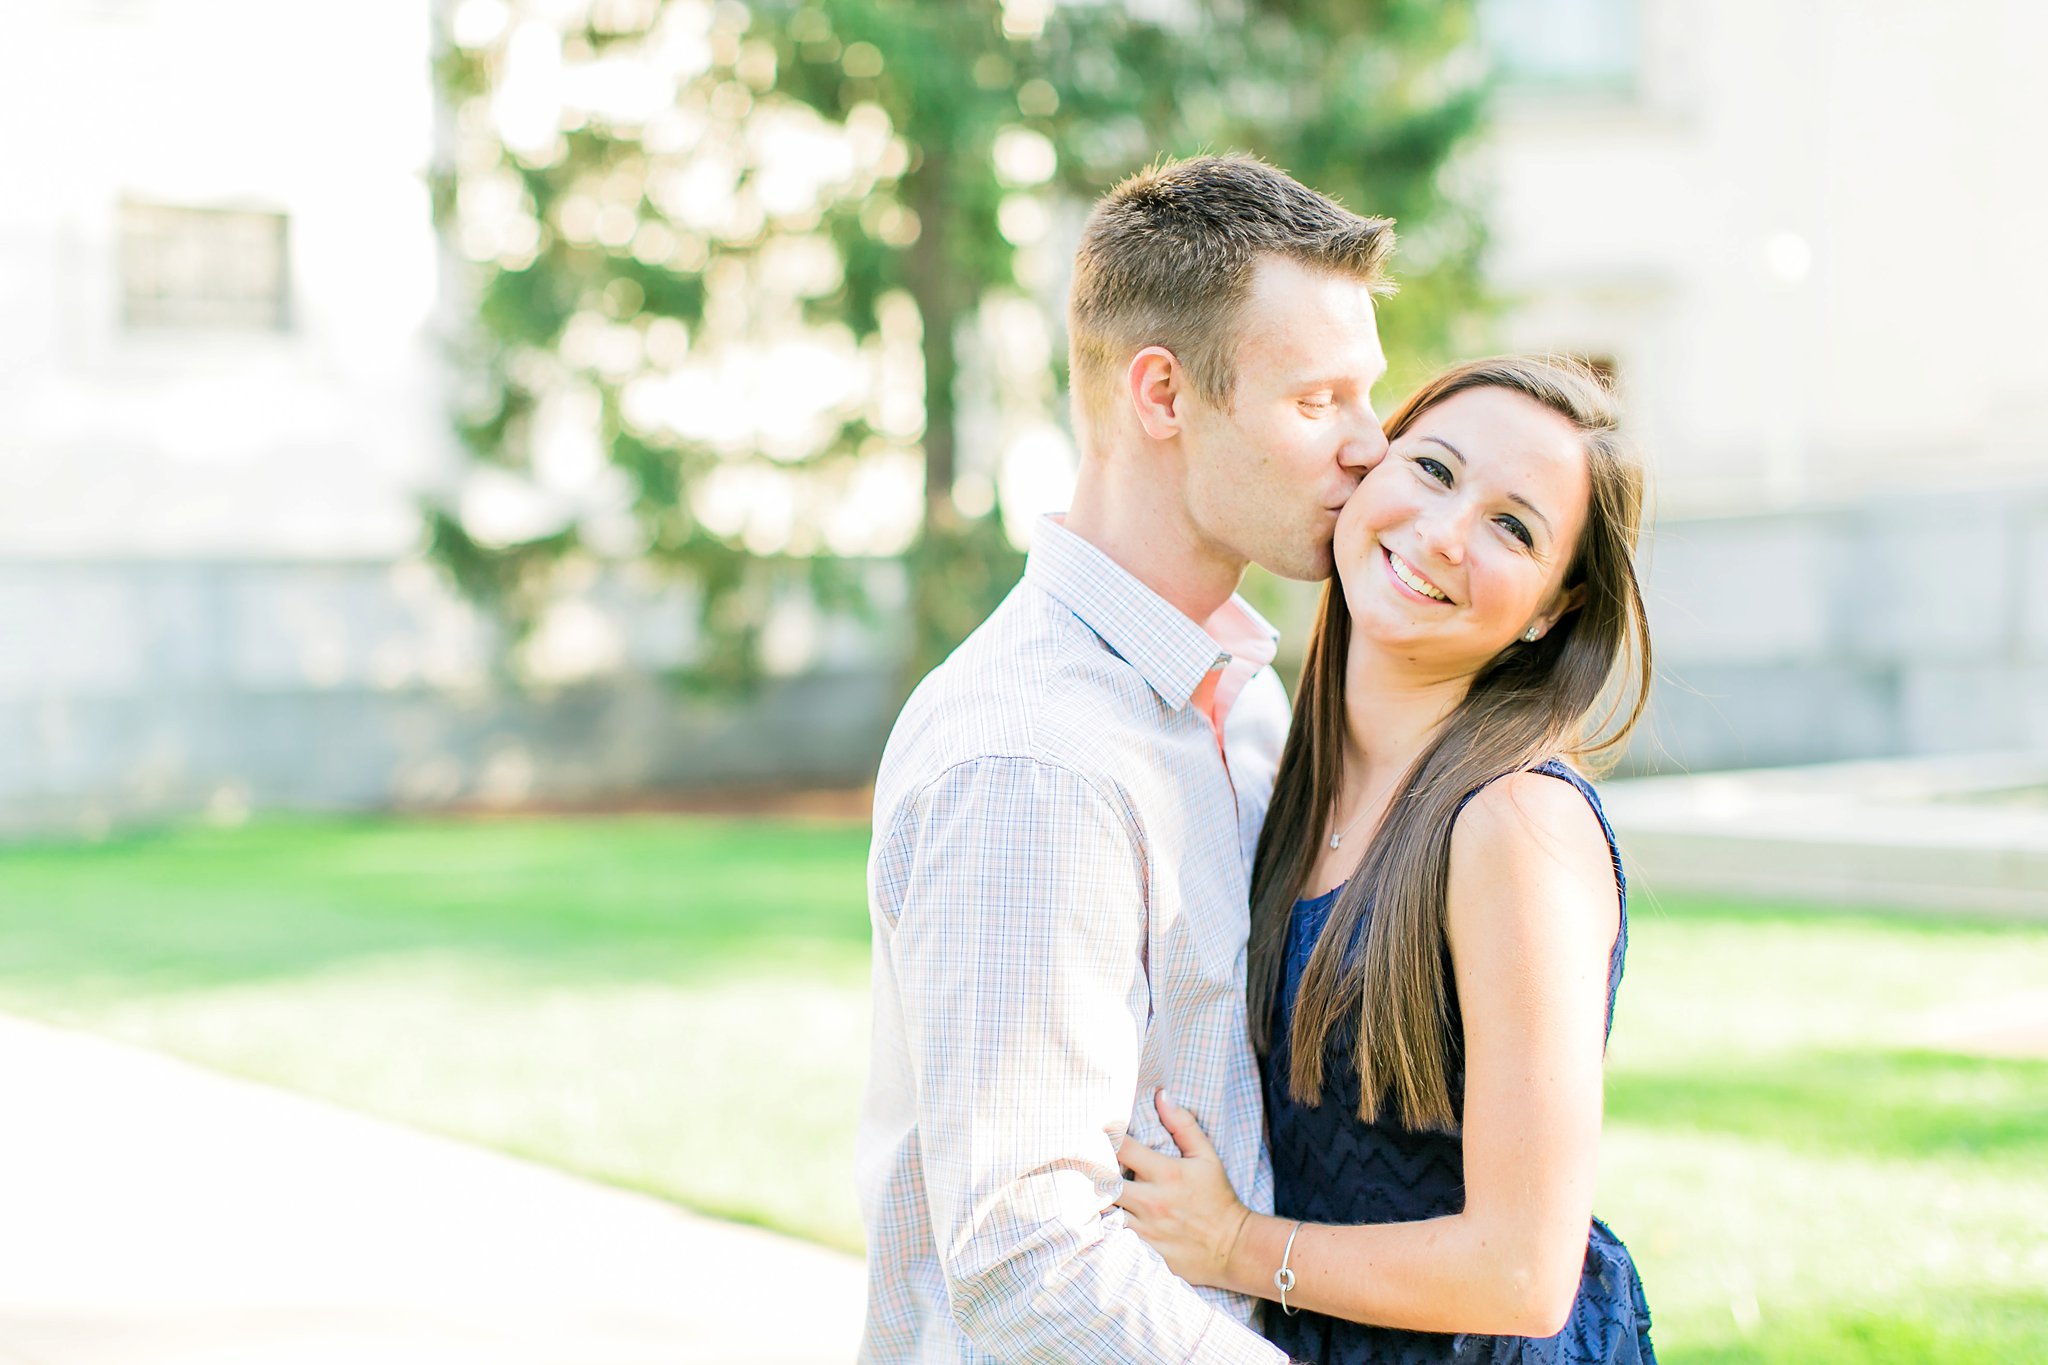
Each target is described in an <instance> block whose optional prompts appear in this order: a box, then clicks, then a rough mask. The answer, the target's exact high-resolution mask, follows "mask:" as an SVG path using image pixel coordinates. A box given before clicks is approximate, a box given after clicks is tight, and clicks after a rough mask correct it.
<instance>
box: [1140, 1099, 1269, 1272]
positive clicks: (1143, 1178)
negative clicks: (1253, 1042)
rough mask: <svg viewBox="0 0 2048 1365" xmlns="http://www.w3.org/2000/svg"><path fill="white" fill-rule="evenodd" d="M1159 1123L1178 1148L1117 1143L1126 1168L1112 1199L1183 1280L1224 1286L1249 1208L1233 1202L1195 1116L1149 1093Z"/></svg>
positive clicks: (1227, 1180)
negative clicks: (1165, 1150) (1164, 1152)
mask: <svg viewBox="0 0 2048 1365" xmlns="http://www.w3.org/2000/svg"><path fill="white" fill-rule="evenodd" d="M1154 1107H1155V1108H1156V1109H1158V1111H1159V1121H1160V1122H1161V1123H1163V1124H1165V1125H1166V1131H1167V1132H1168V1133H1170V1134H1172V1135H1173V1140H1174V1142H1175V1143H1177V1144H1178V1145H1179V1147H1180V1150H1181V1156H1180V1159H1179V1160H1175V1159H1174V1158H1173V1157H1170V1156H1161V1155H1160V1154H1159V1153H1157V1152H1155V1151H1153V1150H1152V1149H1151V1148H1150V1147H1147V1146H1146V1145H1145V1144H1144V1143H1142V1142H1139V1141H1138V1140H1137V1139H1136V1138H1131V1137H1126V1138H1125V1139H1124V1141H1123V1145H1122V1146H1121V1147H1118V1148H1117V1152H1116V1155H1117V1160H1118V1161H1119V1162H1121V1163H1122V1164H1123V1168H1124V1192H1123V1197H1122V1198H1121V1199H1118V1200H1117V1201H1116V1202H1117V1204H1118V1206H1119V1207H1120V1208H1122V1209H1123V1211H1124V1218H1125V1221H1126V1222H1127V1223H1129V1224H1130V1226H1131V1228H1132V1229H1133V1230H1134V1231H1135V1232H1136V1233H1137V1234H1138V1235H1139V1236H1140V1237H1143V1238H1144V1239H1145V1240H1146V1241H1147V1242H1149V1243H1151V1244H1152V1249H1153V1250H1155V1251H1157V1252H1158V1253H1159V1254H1160V1255H1161V1256H1163V1257H1165V1258H1166V1264H1167V1265H1168V1267H1170V1268H1171V1269H1172V1271H1173V1273H1174V1274H1176V1275H1178V1276H1180V1277H1181V1278H1182V1279H1184V1280H1186V1281H1187V1282H1188V1283H1189V1284H1201V1285H1227V1284H1228V1281H1227V1279H1226V1278H1225V1272H1226V1269H1227V1267H1228V1266H1229V1264H1230V1253H1231V1249H1232V1248H1233V1247H1234V1246H1235V1245H1236V1243H1237V1238H1238V1234H1239V1233H1240V1232H1242V1231H1243V1230H1244V1225H1245V1220H1246V1219H1248V1218H1250V1217H1251V1210H1250V1209H1248V1208H1246V1207H1245V1206H1244V1205H1243V1204H1242V1203H1240V1202H1239V1201H1238V1198H1237V1191H1236V1190H1234V1189H1232V1188H1231V1186H1230V1177H1229V1176H1227V1175H1225V1174H1224V1173H1223V1161H1222V1159H1221V1158H1219V1157H1218V1156H1217V1155H1216V1149H1215V1147H1213V1146H1212V1145H1210V1142H1209V1136H1208V1134H1206V1133H1204V1132H1203V1131H1202V1128H1201V1125H1200V1124H1198V1123H1196V1122H1195V1116H1194V1115H1193V1114H1191V1113H1189V1112H1188V1111H1187V1110H1185V1109H1183V1108H1181V1107H1180V1106H1179V1105H1177V1104H1175V1103H1174V1102H1173V1101H1172V1100H1171V1099H1168V1098H1167V1095H1166V1092H1165V1091H1164V1090H1162V1091H1160V1092H1159V1093H1158V1095H1157V1096H1155V1097H1154Z"/></svg>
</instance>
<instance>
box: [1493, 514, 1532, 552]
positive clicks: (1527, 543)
mask: <svg viewBox="0 0 2048 1365" xmlns="http://www.w3.org/2000/svg"><path fill="white" fill-rule="evenodd" d="M1494 520H1495V522H1496V524H1498V525H1499V526H1500V528H1501V529H1502V530H1503V531H1506V532H1507V533H1508V534H1509V535H1511V536H1513V537H1514V538H1515V539H1516V540H1519V541H1521V542H1522V548H1523V549H1526V550H1533V549H1535V548H1536V537H1534V536H1532V535H1530V534H1529V528H1528V527H1526V526H1524V525H1523V524H1522V523H1521V520H1520V518H1517V517H1510V516H1501V517H1496V518H1494Z"/></svg>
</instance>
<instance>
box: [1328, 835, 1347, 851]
mask: <svg viewBox="0 0 2048 1365" xmlns="http://www.w3.org/2000/svg"><path fill="white" fill-rule="evenodd" d="M1343 842H1344V836H1343V835H1341V834H1332V835H1331V836H1330V847H1331V848H1335V847H1337V845H1339V844H1341V843H1343Z"/></svg>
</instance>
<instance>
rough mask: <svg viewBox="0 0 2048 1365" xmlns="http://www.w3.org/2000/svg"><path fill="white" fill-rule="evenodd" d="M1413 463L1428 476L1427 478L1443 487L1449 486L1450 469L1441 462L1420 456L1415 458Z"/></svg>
mask: <svg viewBox="0 0 2048 1365" xmlns="http://www.w3.org/2000/svg"><path fill="white" fill-rule="evenodd" d="M1415 463H1416V464H1417V465H1418V466H1419V467H1420V468H1421V470H1422V472H1423V473H1425V474H1427V475H1429V477H1431V478H1432V479H1435V480H1436V481H1437V482H1438V483H1440V484H1442V485H1443V486H1444V487H1446V488H1449V487H1450V486H1451V467H1450V466H1449V465H1447V464H1445V463H1444V462H1443V461H1442V460H1432V459H1431V458H1430V457H1429V456H1427V455H1420V456H1417V457H1416V460H1415Z"/></svg>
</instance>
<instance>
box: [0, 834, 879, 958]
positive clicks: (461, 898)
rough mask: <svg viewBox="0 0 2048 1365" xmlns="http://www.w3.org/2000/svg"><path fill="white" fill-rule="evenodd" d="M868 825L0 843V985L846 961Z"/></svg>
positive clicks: (852, 954)
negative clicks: (437, 968) (372, 969)
mask: <svg viewBox="0 0 2048 1365" xmlns="http://www.w3.org/2000/svg"><path fill="white" fill-rule="evenodd" d="M867 842H868V834H867V830H866V828H865V827H864V826H861V825H854V824H824V823H797V822H776V821H726V820H716V819H702V818H698V819H692V818H683V817H629V818H616V819H550V820H504V821H398V820H374V821H373V820H320V821H279V822H264V823H259V824H257V825H253V826H250V827H247V828H244V829H240V830H232V831H223V830H214V829H189V830H180V831H175V832H171V833H158V834H155V835H151V836H147V837H142V838H135V839H124V840H119V841H115V842H112V843H108V844H103V845H95V846H71V847H41V848H15V849H5V850H0V986H6V985H18V986H31V987H32V986H34V985H37V984H39V983H40V984H42V985H47V986H58V985H59V984H60V983H69V984H65V985H63V986H62V988H63V989H67V990H88V991H101V990H103V991H105V992H107V993H110V994H118V995H121V996H124V997H129V998H133V997H134V996H136V995H138V994H159V993H177V992H185V991H193V990H207V989H214V988H218V987H222V986H228V985H236V984H244V983H253V982H259V981H264V980H270V979H276V978H282V977H291V976H297V975H308V974H313V973H317V972H322V971H326V970H329V969H332V968H335V967H337V966H345V965H347V964H348V963H350V962H353V961H359V960H363V959H369V958H388V957H392V956H402V955H405V954H411V953H435V954H449V953H453V954H456V955H462V956H473V957H475V958H477V959H479V960H480V961H487V962H490V963H493V964H496V965H504V966H510V967H513V968H514V969H518V970H531V971H533V972H535V973H537V974H539V975H541V976H544V977H548V978H551V979H563V978H569V979H587V978H591V977H597V978H606V979H610V978H618V979H627V980H632V979H651V978H660V979H663V980H675V979H677V978H678V977H679V976H680V977H685V978H687V977H694V976H702V975H704V974H716V973H718V972H722V971H726V970H730V969H732V968H733V967H735V966H740V965H750V964H759V963H764V962H766V963H773V962H775V961H778V960H781V959H783V958H784V957H787V956H791V955H794V956H796V957H799V958H806V959H808V960H810V961H813V962H815V961H821V960H823V961H830V962H839V963H843V964H845V965H847V966H848V968H849V969H851V968H852V967H853V966H854V965H856V964H858V963H859V962H860V961H863V960H864V958H865V953H866V947H867V943H868V924H867V910H866V893H865V886H864V881H865V872H864V867H865V860H866V852H867Z"/></svg>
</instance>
